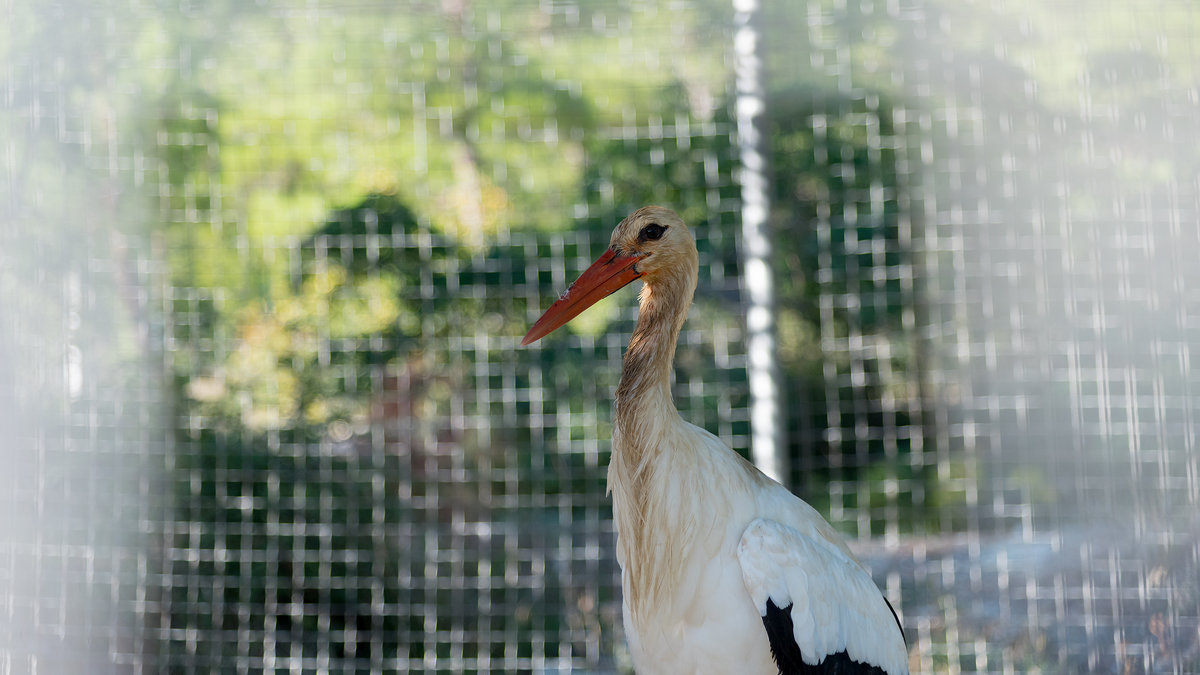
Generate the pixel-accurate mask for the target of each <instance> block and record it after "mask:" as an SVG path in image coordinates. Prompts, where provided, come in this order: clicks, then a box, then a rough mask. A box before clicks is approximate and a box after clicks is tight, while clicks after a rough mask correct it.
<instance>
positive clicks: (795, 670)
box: [762, 599, 903, 675]
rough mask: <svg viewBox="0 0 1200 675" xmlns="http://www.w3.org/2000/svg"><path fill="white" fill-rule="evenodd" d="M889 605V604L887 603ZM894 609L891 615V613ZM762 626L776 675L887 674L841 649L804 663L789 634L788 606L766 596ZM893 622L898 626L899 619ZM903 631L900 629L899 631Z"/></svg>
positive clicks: (790, 615)
mask: <svg viewBox="0 0 1200 675" xmlns="http://www.w3.org/2000/svg"><path fill="white" fill-rule="evenodd" d="M888 607H889V608H890V607H891V605H888ZM895 615H896V612H895V610H893V611H892V616H895ZM762 620H763V627H765V628H766V629H767V640H768V641H769V642H770V643H771V655H772V656H774V657H775V665H776V666H778V667H779V675H888V673H887V671H885V670H883V669H882V668H880V667H879V666H872V665H870V664H868V663H859V662H858V661H855V660H854V659H851V658H850V655H849V654H847V653H846V652H845V651H840V652H838V653H836V654H830V655H829V656H826V657H825V658H824V659H822V660H821V662H820V663H818V664H817V665H815V666H810V665H808V664H807V663H805V662H804V658H803V656H802V655H801V653H800V645H798V644H796V638H795V636H794V634H793V633H792V605H788V606H787V607H784V608H783V609H780V608H779V607H778V606H777V605H776V604H775V603H774V602H772V601H771V600H770V599H768V600H767V613H766V614H764V615H763V618H762ZM896 625H897V626H898V625H900V622H899V620H897V621H896ZM901 633H903V631H901Z"/></svg>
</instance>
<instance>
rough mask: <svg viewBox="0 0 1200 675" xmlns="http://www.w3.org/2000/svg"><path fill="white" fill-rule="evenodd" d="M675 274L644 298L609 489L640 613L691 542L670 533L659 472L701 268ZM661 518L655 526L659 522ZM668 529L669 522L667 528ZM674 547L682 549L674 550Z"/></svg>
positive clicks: (650, 286) (628, 360)
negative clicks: (678, 358)
mask: <svg viewBox="0 0 1200 675" xmlns="http://www.w3.org/2000/svg"><path fill="white" fill-rule="evenodd" d="M688 269H690V272H689V273H688V274H686V275H683V274H681V275H679V277H676V278H668V279H655V280H654V281H653V282H652V283H647V284H646V285H645V286H644V287H643V289H642V293H641V296H640V303H639V310H638V323H637V328H635V329H634V332H633V337H632V338H631V339H630V342H629V349H628V350H626V352H625V361H624V365H623V367H622V370H621V382H620V384H619V385H618V386H617V394H616V402H615V415H616V419H615V424H614V430H613V456H612V460H611V462H610V464H609V472H608V489H609V492H611V493H612V495H613V513H614V516H615V518H616V521H617V522H616V524H617V532H618V535H619V541H618V547H619V548H620V549H621V552H622V555H621V558H622V559H623V562H622V565H623V567H624V570H625V574H626V575H627V582H628V587H627V592H628V594H629V597H627V602H629V604H630V608H631V609H632V610H633V612H634V613H635V614H639V613H640V611H641V608H642V607H643V606H645V605H647V604H654V600H653V598H655V596H657V595H658V594H659V591H661V590H662V589H661V588H659V586H660V585H661V582H662V580H663V578H664V577H663V575H661V574H656V573H655V570H656V569H659V568H660V567H663V566H667V567H669V566H670V565H672V564H675V563H674V562H672V561H674V560H676V559H677V558H678V557H679V556H680V555H681V554H682V552H683V548H685V547H686V546H687V545H688V544H689V542H688V541H685V539H687V537H683V536H679V535H683V534H685V533H683V532H676V533H675V534H676V535H677V536H675V537H664V536H663V534H664V533H663V532H662V531H661V530H662V529H663V527H664V525H663V523H662V521H663V519H664V518H671V517H673V516H674V515H678V514H672V513H671V511H674V510H675V508H671V507H670V505H667V504H662V503H660V502H662V500H663V499H667V498H668V497H669V495H666V494H663V491H662V490H661V487H662V486H661V485H660V486H659V488H660V489H658V490H656V489H654V486H653V484H654V483H655V475H656V473H657V472H658V471H660V470H663V466H664V464H665V463H666V462H667V461H669V459H670V458H669V457H666V456H665V454H666V453H669V452H670V450H671V445H672V440H673V439H674V438H677V437H678V434H677V433H673V432H676V430H677V428H678V427H679V426H681V425H682V423H683V421H682V420H681V419H680V418H679V413H678V411H676V409H675V404H674V402H673V401H672V400H671V369H672V364H673V361H674V359H675V344H676V341H677V339H678V337H679V331H680V330H681V329H682V327H683V322H684V320H685V319H686V318H687V312H688V308H689V307H690V306H691V302H692V295H693V293H694V292H695V289H696V268H695V265H691V266H689V268H688ZM656 523H657V525H656ZM667 527H669V526H667ZM671 546H674V547H675V548H677V549H680V550H671Z"/></svg>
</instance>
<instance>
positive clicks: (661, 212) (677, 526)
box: [526, 207, 907, 675]
mask: <svg viewBox="0 0 1200 675" xmlns="http://www.w3.org/2000/svg"><path fill="white" fill-rule="evenodd" d="M647 228H649V229H647ZM614 260H620V261H621V262H620V263H619V264H620V265H622V267H620V269H619V270H616V271H614V269H613V267H611V266H610V265H616V264H617V263H612V262H611V261H614ZM617 272H619V273H621V274H623V275H625V276H623V277H621V278H626V277H628V278H629V279H630V280H632V279H633V278H640V279H641V280H642V281H643V282H644V283H645V286H644V287H643V288H642V293H641V296H640V308H639V312H638V323H637V327H636V328H635V330H634V333H633V336H632V338H631V339H630V343H629V348H628V349H627V350H626V352H625V362H624V365H623V367H622V371H621V382H620V384H619V385H618V387H617V392H616V400H615V420H614V428H613V454H612V460H611V462H610V464H609V469H608V488H609V492H610V493H611V495H612V500H613V516H614V519H615V521H616V527H617V560H618V562H619V563H620V566H621V587H622V590H623V592H624V598H623V603H622V613H623V617H624V621H625V629H626V636H627V639H628V641H629V648H630V653H631V654H632V656H633V661H634V666H635V667H636V669H637V670H638V672H639V673H643V674H655V675H667V674H671V673H681V674H682V673H687V674H696V673H744V674H747V675H768V674H771V673H777V672H786V673H854V672H868V673H876V674H878V673H884V674H885V675H900V674H902V673H907V656H906V650H905V646H904V640H903V636H902V634H901V632H900V630H899V625H898V622H897V621H896V620H895V615H894V614H892V613H891V610H890V607H889V606H888V604H887V602H886V600H884V598H883V595H882V594H881V593H880V592H879V590H878V589H877V588H876V587H875V585H874V584H873V583H872V582H871V579H870V577H869V576H868V575H867V573H866V572H865V571H864V570H863V569H862V567H861V566H859V564H858V562H857V561H855V559H854V557H853V555H851V553H850V551H849V549H848V548H847V547H846V545H845V543H844V542H843V541H842V540H841V539H840V537H838V535H837V533H836V532H834V530H833V528H832V527H830V526H829V524H828V523H827V522H825V520H824V519H823V518H822V517H821V516H820V514H818V513H817V512H816V511H815V510H814V509H813V508H812V507H810V506H809V505H808V504H806V503H804V502H803V501H801V500H800V499H798V498H797V497H795V496H793V495H792V494H791V493H790V492H788V491H787V490H786V489H785V488H784V487H783V486H781V485H779V484H778V483H776V482H775V481H772V480H771V479H769V478H767V477H766V476H765V475H763V474H762V472H760V471H758V469H756V468H755V467H754V466H753V465H751V464H750V463H749V462H747V461H746V460H745V459H743V458H742V457H741V456H740V455H738V454H737V453H735V452H733V451H732V450H730V449H729V448H728V447H727V446H726V445H725V444H724V443H722V442H721V441H720V440H719V439H718V438H716V437H715V436H713V435H712V434H710V433H708V432H706V431H704V430H703V429H700V428H698V427H696V426H693V425H691V424H688V423H687V422H685V421H684V420H683V419H682V418H681V417H680V416H679V413H678V412H677V410H676V409H675V405H674V402H673V401H672V400H671V391H670V384H671V368H672V362H673V360H674V356H675V344H676V341H677V339H678V337H679V331H680V329H681V328H682V326H683V322H684V320H685V319H686V317H687V312H688V308H689V307H690V305H691V302H692V295H693V293H694V292H695V289H696V279H697V253H696V245H695V241H694V240H693V239H692V235H691V233H690V232H689V231H688V229H687V227H686V226H685V225H684V224H683V222H682V221H681V220H680V219H679V217H678V216H677V215H675V214H674V213H672V212H671V211H669V210H667V209H662V208H658V207H646V208H644V209H640V210H638V211H637V212H635V213H634V214H632V215H630V216H629V217H628V218H626V219H625V220H624V221H622V222H621V224H620V225H618V226H617V228H616V230H615V231H614V232H613V235H612V239H611V241H610V244H609V250H608V252H606V253H605V254H604V255H603V256H601V258H600V259H599V260H597V262H596V263H594V264H593V266H592V267H591V268H589V270H588V271H587V272H585V273H584V276H583V277H581V279H584V278H585V277H586V278H587V279H592V280H599V281H592V282H591V283H590V284H585V286H586V287H585V288H581V289H577V290H578V293H576V294H574V295H572V296H571V297H570V298H568V297H567V296H564V299H560V301H559V302H558V303H556V304H555V305H554V306H552V307H551V308H550V309H548V310H547V311H546V314H544V315H543V317H542V319H539V322H538V324H535V326H534V328H531V329H530V333H529V334H527V335H526V342H528V341H532V340H536V339H538V337H540V336H541V335H544V334H546V333H547V332H549V331H551V330H553V329H554V328H555V327H557V326H558V325H561V324H562V323H563V322H565V321H567V320H569V318H570V317H571V316H575V315H576V314H577V313H578V312H579V311H582V309H583V307H584V306H586V304H587V303H581V302H577V301H576V300H575V298H577V297H584V298H593V297H597V298H598V297H602V293H607V292H611V289H610V287H609V285H608V284H609V280H611V279H613V278H616V277H615V276H614V275H615V274H616V273H617ZM625 283H628V282H625ZM597 289H600V290H599V291H598V290H597ZM591 301H594V300H588V302H589V303H590V302H591ZM856 669H858V670H856ZM864 669H865V670H864Z"/></svg>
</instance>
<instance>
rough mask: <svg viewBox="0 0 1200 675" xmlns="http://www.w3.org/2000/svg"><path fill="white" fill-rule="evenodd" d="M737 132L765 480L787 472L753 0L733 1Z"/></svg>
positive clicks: (757, 15)
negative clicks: (767, 477)
mask: <svg viewBox="0 0 1200 675" xmlns="http://www.w3.org/2000/svg"><path fill="white" fill-rule="evenodd" d="M733 8H734V28H735V30H734V36H733V50H734V75H735V78H736V84H737V105H736V112H737V134H738V148H739V151H740V157H741V170H740V172H739V174H738V181H739V182H740V183H741V186H742V272H743V276H744V287H745V291H746V302H747V310H746V353H747V354H748V356H749V358H748V369H749V378H750V434H751V439H750V441H751V445H750V449H751V453H752V455H753V458H754V463H755V464H757V465H758V467H759V468H760V469H762V471H763V472H764V473H766V474H767V475H768V476H771V477H772V478H775V479H777V480H782V479H783V478H784V477H785V476H786V473H787V462H786V457H785V456H784V432H783V425H782V424H781V423H780V420H781V411H780V387H779V379H780V378H779V366H778V363H777V360H776V344H775V287H774V280H773V278H772V276H771V264H770V252H771V242H770V240H769V239H768V236H767V219H768V217H769V214H770V206H771V203H770V194H769V191H768V187H767V177H768V175H769V172H768V162H767V153H766V141H765V139H764V137H763V133H762V128H761V126H760V125H761V118H762V113H763V112H764V110H765V100H766V96H765V91H764V89H765V86H764V82H763V67H762V60H761V58H760V55H759V49H760V45H761V43H762V33H761V31H760V30H759V22H760V21H761V14H762V9H761V7H760V5H759V1H758V0H733Z"/></svg>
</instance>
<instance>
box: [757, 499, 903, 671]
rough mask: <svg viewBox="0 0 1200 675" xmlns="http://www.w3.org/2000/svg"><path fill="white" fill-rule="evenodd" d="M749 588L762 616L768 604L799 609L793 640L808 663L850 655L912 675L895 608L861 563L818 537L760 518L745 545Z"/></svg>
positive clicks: (793, 614) (794, 612)
mask: <svg viewBox="0 0 1200 675" xmlns="http://www.w3.org/2000/svg"><path fill="white" fill-rule="evenodd" d="M738 561H739V562H740V563H741V568H742V580H743V581H744V582H745V584H746V590H747V591H749V593H750V598H751V600H753V602H754V606H755V607H756V608H757V609H758V612H759V614H760V615H763V616H765V615H766V613H767V609H766V607H767V600H768V599H770V600H771V602H773V603H774V604H775V606H776V607H779V608H780V609H785V608H787V606H788V605H791V606H792V610H791V618H792V625H793V636H794V638H795V640H796V645H797V646H799V647H800V654H801V656H802V658H803V659H804V662H805V663H807V664H809V665H814V666H815V665H817V664H818V663H820V662H821V661H822V660H824V659H825V657H827V656H829V655H831V654H836V653H838V652H841V651H843V650H844V651H845V652H846V653H847V655H848V656H849V657H850V658H851V659H853V660H855V661H858V662H860V663H867V664H871V665H875V666H878V667H880V668H882V669H883V670H885V671H886V672H888V673H907V672H908V653H907V649H906V648H905V645H904V638H903V636H902V635H901V633H900V631H899V629H898V627H897V625H896V618H895V616H894V615H893V614H892V611H891V608H889V607H888V605H887V602H886V601H885V600H884V599H883V595H882V594H881V593H880V592H879V589H878V588H877V587H876V586H875V583H874V582H873V581H872V580H871V577H870V576H869V575H868V574H867V573H866V571H864V570H863V568H862V567H861V566H859V564H858V563H857V562H855V561H854V560H853V559H852V558H850V557H849V556H847V555H846V554H845V553H844V552H842V551H841V550H839V549H838V548H836V547H834V546H832V545H830V544H829V543H827V542H825V541H824V540H823V539H822V538H820V536H819V535H818V533H816V532H813V533H811V535H808V534H804V533H801V532H799V531H797V530H795V529H793V528H790V527H787V526H785V525H781V524H780V523H777V522H775V521H773V520H767V519H765V518H758V519H756V520H754V521H752V522H751V523H750V525H749V526H747V527H746V529H745V531H744V532H743V534H742V538H741V541H740V542H739V544H738Z"/></svg>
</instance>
